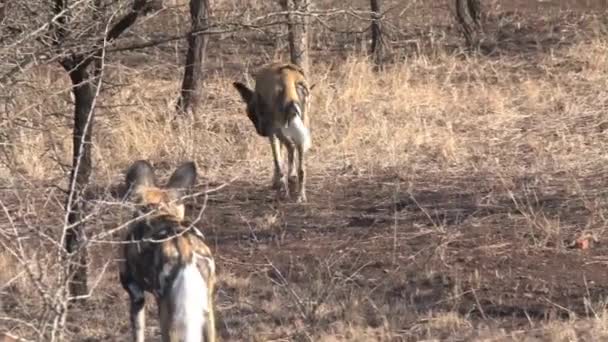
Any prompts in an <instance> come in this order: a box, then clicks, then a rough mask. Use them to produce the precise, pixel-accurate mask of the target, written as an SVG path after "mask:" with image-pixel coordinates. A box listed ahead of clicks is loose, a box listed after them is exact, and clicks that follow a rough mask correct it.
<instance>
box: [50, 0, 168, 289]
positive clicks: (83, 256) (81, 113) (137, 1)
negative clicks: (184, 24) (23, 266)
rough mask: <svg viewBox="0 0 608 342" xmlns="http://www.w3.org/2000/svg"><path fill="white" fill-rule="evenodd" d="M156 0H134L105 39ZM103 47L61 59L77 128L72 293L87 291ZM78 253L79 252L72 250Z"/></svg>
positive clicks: (64, 23) (61, 30)
mask: <svg viewBox="0 0 608 342" xmlns="http://www.w3.org/2000/svg"><path fill="white" fill-rule="evenodd" d="M67 2H68V0H55V1H54V7H53V10H54V13H55V14H56V15H59V14H61V13H63V14H62V15H60V16H59V17H58V19H57V21H56V24H54V25H53V26H52V28H51V29H52V32H51V36H52V39H53V41H54V45H55V46H57V47H60V46H61V44H62V43H63V41H64V38H65V36H66V32H67V30H68V24H69V23H68V17H67V14H66V13H65V12H64V10H65V9H66V8H67ZM157 4H158V2H157V1H148V0H134V1H133V6H132V8H131V11H130V12H129V13H127V14H126V15H125V16H124V17H122V18H121V19H120V20H119V21H118V22H116V24H115V25H113V26H112V27H111V29H110V30H109V31H108V33H107V34H106V36H105V38H104V39H103V40H102V41H106V42H110V41H112V40H114V39H116V38H118V36H120V35H121V34H122V33H123V32H124V31H126V30H127V29H128V28H129V27H130V26H131V25H133V24H134V23H135V21H136V20H137V18H138V17H139V16H140V15H142V14H145V13H147V12H150V11H152V10H154V9H155V8H156V7H155V6H157ZM102 52H103V50H102V48H100V49H98V50H97V51H95V52H93V53H86V54H73V55H71V56H69V57H65V58H63V59H62V60H60V64H61V66H62V67H63V68H64V70H65V71H66V72H67V73H68V75H69V76H70V80H71V81H72V92H73V94H74V99H75V103H74V129H73V135H72V141H73V152H72V171H71V174H70V192H69V194H68V199H67V201H66V202H67V203H66V204H67V205H66V210H67V214H68V215H67V226H68V228H67V230H66V232H65V241H64V244H65V245H64V247H65V250H66V252H67V253H68V255H74V256H75V257H76V258H75V259H73V258H70V257H68V258H67V261H68V262H69V265H68V274H69V277H70V279H69V281H68V284H69V285H68V287H69V295H70V296H71V297H75V296H84V295H86V294H87V293H88V284H87V282H88V266H87V264H88V251H87V249H86V248H83V246H84V245H85V243H86V240H85V235H84V229H85V224H84V221H83V219H84V218H85V215H86V214H85V212H86V206H85V203H86V202H85V199H84V196H83V195H84V194H83V192H84V191H85V189H86V186H87V185H88V183H89V178H90V176H91V173H92V170H93V162H92V158H91V155H92V141H91V140H92V137H93V123H94V121H95V120H94V119H95V107H94V105H95V97H96V95H97V83H95V82H97V81H98V80H95V78H97V77H98V76H99V75H100V72H101V69H100V68H101V65H102V63H100V58H101V56H102ZM91 63H93V64H94V65H95V70H94V72H93V74H94V76H91V75H90V74H89V72H88V71H87V69H88V66H89V65H90V64H91ZM73 253H76V254H73Z"/></svg>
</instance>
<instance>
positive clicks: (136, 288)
mask: <svg viewBox="0 0 608 342" xmlns="http://www.w3.org/2000/svg"><path fill="white" fill-rule="evenodd" d="M155 178H156V177H155V175H154V168H153V167H152V166H151V165H150V164H149V163H148V162H146V161H143V160H140V161H137V162H135V163H134V164H133V165H132V166H131V167H130V168H129V169H128V171H127V175H126V185H127V188H128V189H129V190H128V191H129V196H130V198H131V199H132V200H133V202H134V203H135V205H136V212H135V217H136V218H135V219H134V220H135V221H134V222H133V223H131V225H130V226H129V228H128V232H127V237H126V241H128V242H131V243H127V244H125V247H124V250H123V253H124V260H123V262H122V263H121V265H120V282H121V284H122V286H123V288H124V289H125V290H126V291H127V292H128V294H129V299H130V305H131V328H132V334H133V341H136V342H143V341H144V328H145V311H144V304H145V303H144V291H147V292H150V293H152V294H153V295H154V297H155V298H156V303H157V305H158V310H159V316H160V328H161V335H162V341H163V342H177V341H181V342H194V341H197V342H198V341H203V338H202V337H203V335H204V337H205V339H204V341H206V342H214V341H215V320H214V314H213V309H214V308H213V294H214V286H215V262H214V260H213V256H212V255H211V252H210V250H209V248H208V247H207V245H205V243H204V242H203V236H202V234H201V233H200V232H198V230H197V229H196V228H194V227H192V226H191V225H190V224H189V223H188V222H186V220H185V219H184V211H185V209H184V204H183V203H182V202H181V201H180V200H179V199H180V197H181V196H182V195H183V193H182V192H183V190H184V189H187V188H190V187H191V186H193V185H194V183H195V180H196V166H195V164H194V163H193V162H188V163H184V164H182V165H181V166H180V167H179V168H177V170H175V172H174V173H173V175H172V176H171V177H170V179H169V181H168V182H167V184H166V185H165V186H162V187H161V186H157V185H156V179H155Z"/></svg>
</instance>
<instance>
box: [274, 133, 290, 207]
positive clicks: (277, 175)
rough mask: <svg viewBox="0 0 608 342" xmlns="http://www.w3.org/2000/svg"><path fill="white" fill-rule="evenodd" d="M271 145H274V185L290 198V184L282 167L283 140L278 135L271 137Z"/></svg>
mask: <svg viewBox="0 0 608 342" xmlns="http://www.w3.org/2000/svg"><path fill="white" fill-rule="evenodd" d="M270 145H271V147H272V158H273V160H274V176H273V178H272V187H273V188H274V189H276V190H278V191H279V192H283V195H284V196H285V197H287V198H288V197H289V185H288V182H287V177H285V175H284V174H283V168H282V167H281V142H280V140H279V139H278V137H277V136H276V135H272V136H271V137H270Z"/></svg>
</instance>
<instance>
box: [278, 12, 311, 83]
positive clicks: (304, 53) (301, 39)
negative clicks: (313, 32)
mask: <svg viewBox="0 0 608 342" xmlns="http://www.w3.org/2000/svg"><path fill="white" fill-rule="evenodd" d="M282 5H283V9H284V10H286V11H290V12H292V11H298V12H308V8H309V5H310V0H283V1H282ZM308 21H309V20H308V17H307V16H306V15H301V14H295V13H289V14H288V15H287V36H288V40H289V53H290V59H291V62H292V63H294V64H296V65H298V66H300V67H301V68H302V69H303V70H304V72H305V73H306V74H308V69H309V58H308V57H309V56H308Z"/></svg>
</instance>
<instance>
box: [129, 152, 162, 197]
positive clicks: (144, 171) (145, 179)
mask: <svg viewBox="0 0 608 342" xmlns="http://www.w3.org/2000/svg"><path fill="white" fill-rule="evenodd" d="M125 183H126V186H127V189H126V194H127V195H128V194H130V193H131V192H133V191H137V188H138V187H140V186H154V185H155V184H156V176H155V175H154V167H152V165H151V164H150V163H149V162H148V161H146V160H138V161H136V162H134V163H133V164H132V165H131V166H130V167H129V169H128V170H127V175H126V177H125Z"/></svg>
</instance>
